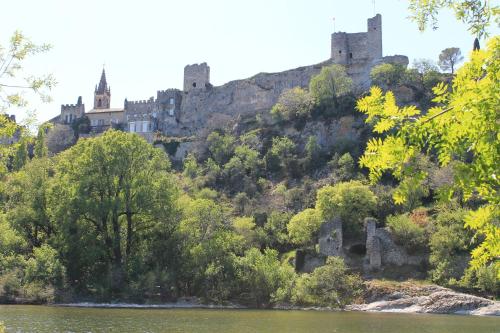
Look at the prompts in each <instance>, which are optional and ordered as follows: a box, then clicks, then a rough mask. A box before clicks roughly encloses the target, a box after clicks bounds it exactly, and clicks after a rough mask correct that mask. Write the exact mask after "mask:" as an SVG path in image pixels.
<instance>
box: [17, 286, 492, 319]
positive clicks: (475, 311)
mask: <svg viewBox="0 0 500 333" xmlns="http://www.w3.org/2000/svg"><path fill="white" fill-rule="evenodd" d="M14 303H15V302H14ZM28 303H29V302H25V301H24V302H19V304H28ZM11 304H12V303H11ZM32 304H33V303H32ZM36 304H40V303H36ZM51 305H52V306H57V307H75V308H116V309H253V308H252V307H249V306H245V305H241V304H238V303H237V302H227V303H224V304H216V303H209V304H207V303H204V302H203V301H202V300H201V299H200V298H197V297H180V298H178V299H177V301H176V302H170V303H162V304H138V303H126V302H116V303H100V302H70V303H54V304H51ZM272 309H275V310H313V311H334V310H338V309H334V308H328V307H314V306H311V307H302V306H297V305H291V304H277V305H275V306H273V307H272ZM344 310H346V311H360V312H381V313H383V312H387V313H428V314H459V315H474V316H500V302H498V301H492V300H490V299H487V298H484V297H479V296H474V295H470V294H465V293H460V292H457V291H454V290H451V289H449V288H444V287H440V286H437V285H434V284H426V283H423V282H422V281H407V282H394V281H382V280H372V281H365V291H364V293H363V296H362V298H361V299H360V300H359V302H358V303H357V304H351V305H348V306H347V307H346V308H345V309H344Z"/></svg>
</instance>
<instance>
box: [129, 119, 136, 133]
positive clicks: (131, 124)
mask: <svg viewBox="0 0 500 333" xmlns="http://www.w3.org/2000/svg"><path fill="white" fill-rule="evenodd" d="M128 130H129V132H132V133H134V132H135V121H131V122H130V123H128Z"/></svg>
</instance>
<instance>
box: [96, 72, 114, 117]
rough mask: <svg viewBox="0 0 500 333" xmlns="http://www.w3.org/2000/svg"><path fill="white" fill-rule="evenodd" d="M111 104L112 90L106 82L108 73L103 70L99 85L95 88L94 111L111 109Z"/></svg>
mask: <svg viewBox="0 0 500 333" xmlns="http://www.w3.org/2000/svg"><path fill="white" fill-rule="evenodd" d="M110 104H111V88H110V87H108V83H107V82H106V72H105V71H104V68H103V69H102V74H101V80H100V81H99V85H96V86H95V91H94V109H109V106H110Z"/></svg>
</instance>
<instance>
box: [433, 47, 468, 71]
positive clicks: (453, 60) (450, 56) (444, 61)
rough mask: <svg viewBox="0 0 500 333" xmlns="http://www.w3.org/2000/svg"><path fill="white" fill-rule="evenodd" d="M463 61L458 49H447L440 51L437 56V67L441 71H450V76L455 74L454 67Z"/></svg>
mask: <svg viewBox="0 0 500 333" xmlns="http://www.w3.org/2000/svg"><path fill="white" fill-rule="evenodd" d="M462 60H464V57H463V56H462V53H461V52H460V49H459V48H458V47H449V48H447V49H444V50H443V51H441V54H440V55H439V67H441V69H442V70H443V71H448V70H451V74H454V73H455V65H456V64H458V63H459V62H461V61H462Z"/></svg>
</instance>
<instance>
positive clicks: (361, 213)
mask: <svg viewBox="0 0 500 333" xmlns="http://www.w3.org/2000/svg"><path fill="white" fill-rule="evenodd" d="M376 204H377V197H376V196H375V195H374V194H373V192H372V191H371V190H370V188H369V187H368V186H367V185H364V184H363V183H361V182H360V181H349V182H344V183H338V184H336V185H334V186H324V187H322V188H321V189H319V190H318V193H317V196H316V209H317V210H318V211H319V213H320V214H321V216H322V218H323V219H324V220H325V221H329V220H331V219H333V218H334V217H340V218H341V219H342V223H343V224H344V226H345V227H346V229H347V230H350V231H351V232H357V231H359V230H361V229H362V223H363V219H364V218H365V217H368V216H370V215H371V214H372V212H373V210H374V209H375V206H376Z"/></svg>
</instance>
